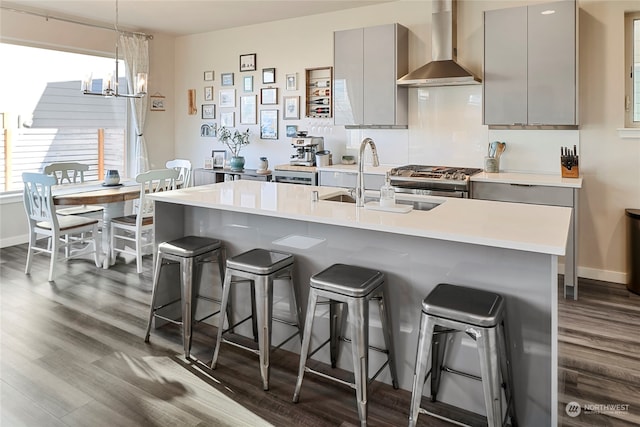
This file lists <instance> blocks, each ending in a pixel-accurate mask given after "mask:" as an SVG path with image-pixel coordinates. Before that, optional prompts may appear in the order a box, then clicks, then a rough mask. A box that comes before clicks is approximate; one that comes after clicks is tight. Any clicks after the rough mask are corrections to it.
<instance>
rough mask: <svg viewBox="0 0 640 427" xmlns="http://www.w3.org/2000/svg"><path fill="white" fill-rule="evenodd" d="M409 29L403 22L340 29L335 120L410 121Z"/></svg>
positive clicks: (342, 122)
mask: <svg viewBox="0 0 640 427" xmlns="http://www.w3.org/2000/svg"><path fill="white" fill-rule="evenodd" d="M407 47H408V30H407V29H406V28H405V27H403V26H402V25H399V24H387V25H379V26H375V27H367V28H359V29H355V30H346V31H336V32H335V33H334V64H333V70H334V84H333V86H334V87H333V94H334V100H333V102H334V110H335V111H334V123H335V124H336V125H364V126H367V125H375V126H405V127H406V126H407V124H408V118H407V117H408V114H407V111H408V88H407V87H398V86H397V84H396V80H397V79H398V77H400V76H403V75H405V74H406V73H407V70H408V50H407Z"/></svg>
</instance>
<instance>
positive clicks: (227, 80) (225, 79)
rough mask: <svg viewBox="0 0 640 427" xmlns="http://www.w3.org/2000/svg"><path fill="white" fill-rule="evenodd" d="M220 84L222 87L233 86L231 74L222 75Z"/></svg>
mask: <svg viewBox="0 0 640 427" xmlns="http://www.w3.org/2000/svg"><path fill="white" fill-rule="evenodd" d="M220 80H221V81H222V83H220V84H221V85H222V86H233V73H222V74H221V75H220Z"/></svg>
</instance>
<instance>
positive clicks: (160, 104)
mask: <svg viewBox="0 0 640 427" xmlns="http://www.w3.org/2000/svg"><path fill="white" fill-rule="evenodd" d="M149 98H150V99H151V102H150V103H149V108H150V109H151V111H164V96H162V95H151V96H150V97H149Z"/></svg>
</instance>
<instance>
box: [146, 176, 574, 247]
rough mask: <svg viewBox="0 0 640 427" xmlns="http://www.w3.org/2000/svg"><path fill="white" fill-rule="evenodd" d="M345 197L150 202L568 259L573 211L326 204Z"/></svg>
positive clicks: (221, 196)
mask: <svg viewBox="0 0 640 427" xmlns="http://www.w3.org/2000/svg"><path fill="white" fill-rule="evenodd" d="M312 191H318V194H319V198H320V200H318V201H317V202H314V201H312ZM343 192H344V190H343V189H340V188H335V187H315V186H307V185H295V184H285V183H276V182H261V181H248V180H240V181H230V182H222V183H218V184H210V185H202V186H196V187H190V188H185V189H180V190H174V191H168V192H160V193H154V194H153V195H150V196H149V198H151V199H153V200H156V201H161V202H168V203H176V204H182V205H187V206H197V207H202V208H211V209H219V210H224V211H232V212H244V213H250V214H256V215H265V216H273V217H279V218H288V219H292V220H302V221H309V222H317V223H323V224H332V225H337V226H344V227H354V228H360V229H366V230H372V231H381V232H389V233H396V234H404V235H409V236H419V237H425V238H432V239H440V240H448V241H453V242H462V243H470V244H476V245H484V246H492V247H499V248H507V249H516V250H522V251H529V252H537V253H545V254H553V255H564V254H565V248H566V243H567V236H568V230H569V222H570V217H571V208H565V207H557V206H541V205H530V204H521V203H507V202H492V201H486V200H473V199H457V198H445V197H430V199H431V200H432V201H435V202H440V205H438V206H437V207H435V208H434V209H432V210H429V211H418V210H412V211H411V212H409V213H392V212H382V211H375V210H370V209H366V208H362V207H361V208H357V207H356V206H355V205H354V204H353V203H343V202H336V201H327V200H322V198H325V197H329V196H331V195H335V194H339V193H343ZM422 198H423V199H424V198H427V197H426V196H422Z"/></svg>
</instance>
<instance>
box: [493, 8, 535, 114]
mask: <svg viewBox="0 0 640 427" xmlns="http://www.w3.org/2000/svg"><path fill="white" fill-rule="evenodd" d="M526 26H527V8H526V7H514V8H509V9H498V10H490V11H486V12H485V13H484V43H485V45H484V96H483V99H484V124H487V125H513V124H526V123H527V32H526Z"/></svg>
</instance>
